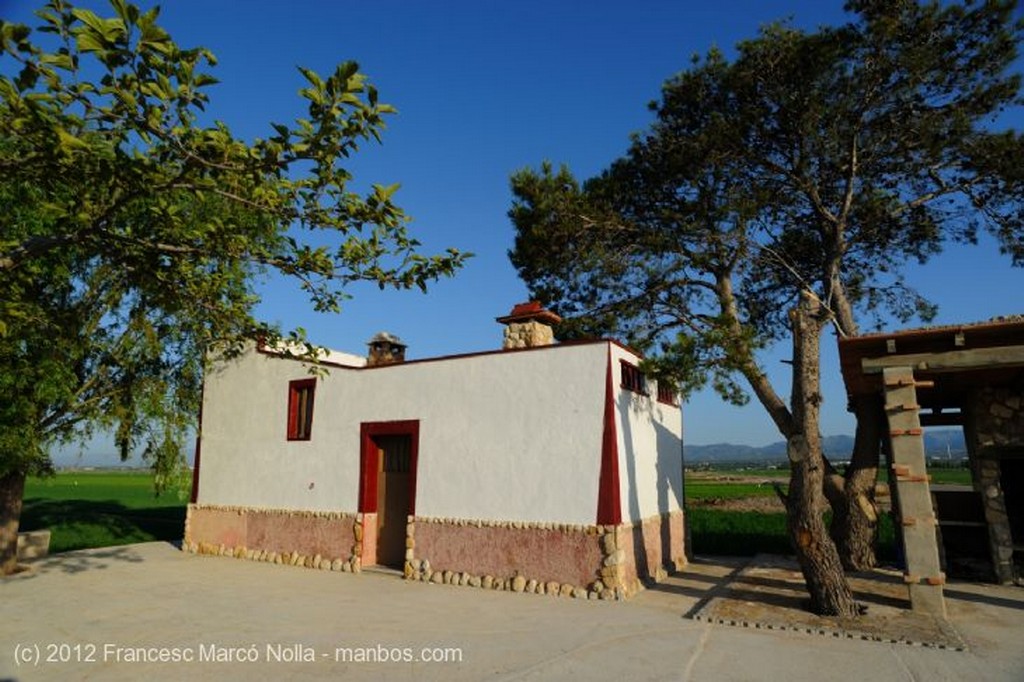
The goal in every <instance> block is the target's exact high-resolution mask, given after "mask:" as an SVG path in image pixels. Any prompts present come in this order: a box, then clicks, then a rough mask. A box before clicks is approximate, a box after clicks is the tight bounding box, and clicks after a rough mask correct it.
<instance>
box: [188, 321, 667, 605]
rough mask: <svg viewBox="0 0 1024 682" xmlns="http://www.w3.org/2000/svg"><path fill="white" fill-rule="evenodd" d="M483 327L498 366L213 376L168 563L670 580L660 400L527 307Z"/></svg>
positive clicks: (569, 588)
mask: <svg viewBox="0 0 1024 682" xmlns="http://www.w3.org/2000/svg"><path fill="white" fill-rule="evenodd" d="M498 320H499V321H500V322H502V323H504V324H506V325H507V326H506V330H505V344H504V346H505V347H504V349H502V350H495V351H487V352H481V353H474V354H469V355H457V356H448V357H437V358H428V359H422V360H410V361H406V360H405V346H404V345H403V344H402V343H401V342H400V341H399V340H398V339H397V338H396V337H393V336H391V335H387V334H379V335H377V336H376V337H374V339H373V340H371V342H370V350H369V353H368V358H363V357H357V356H354V355H348V354H344V353H331V354H329V355H328V356H327V357H326V358H325V359H323V360H322V361H321V363H320V364H321V365H322V366H323V368H324V369H326V370H327V372H326V373H319V375H317V374H311V373H310V366H309V365H308V364H306V363H303V362H301V361H299V360H296V359H293V358H289V357H285V356H283V355H282V354H280V353H275V352H273V351H270V350H268V349H265V348H262V349H256V348H254V349H252V350H251V351H250V352H248V353H245V354H243V355H242V356H240V357H237V358H235V359H231V360H226V361H221V362H218V363H215V365H214V367H213V368H212V369H211V370H210V371H209V373H208V375H207V377H206V382H205V387H204V397H203V412H202V425H201V440H200V444H199V446H197V456H196V464H195V475H194V476H195V481H194V486H193V500H192V504H191V505H189V510H188V519H187V521H186V529H185V547H186V548H187V549H188V550H190V551H193V552H202V553H218V554H232V555H234V556H237V557H244V558H249V559H255V560H262V561H273V562H275V563H289V564H295V565H305V566H312V567H316V568H322V569H328V568H330V569H334V570H345V571H359V570H360V569H361V568H362V567H367V566H372V565H379V566H387V567H394V568H397V569H400V570H403V572H404V575H405V577H406V578H409V579H417V580H431V581H433V582H449V583H452V582H456V583H461V584H466V585H473V586H483V587H492V588H507V589H513V590H516V591H534V592H548V593H551V592H552V591H557V592H560V593H562V594H568V593H573V592H575V593H576V595H577V596H580V595H581V594H583V593H582V592H581V590H587V591H590V592H593V591H596V592H598V593H599V594H600V595H601V596H603V597H604V598H610V597H617V598H622V597H625V596H629V595H630V594H632V593H633V592H635V591H636V590H637V589H639V587H640V586H641V584H642V583H643V582H644V581H647V580H651V579H654V580H656V579H657V578H658V577H660V576H661V575H663V574H664V570H665V569H666V568H671V567H673V566H677V567H678V566H681V564H682V562H683V561H684V548H683V511H682V498H683V491H682V485H683V478H682V417H681V413H680V407H679V401H678V397H677V395H675V393H674V392H673V391H670V390H665V388H664V387H662V388H659V387H658V386H657V385H655V383H654V382H653V381H646V380H645V378H644V376H643V374H642V373H641V372H640V370H639V369H638V364H639V360H640V358H639V357H638V356H637V354H636V353H634V352H633V351H631V350H629V349H628V348H626V347H624V346H622V345H620V344H618V343H616V342H614V341H609V340H600V341H587V342H579V343H562V344H555V343H554V342H553V338H552V335H551V329H550V327H549V324H550V323H552V322H556V321H558V318H557V316H556V315H554V314H553V313H551V312H549V311H547V310H545V309H543V308H542V307H541V306H540V305H539V304H537V303H528V304H522V305H518V306H516V307H515V308H514V309H513V311H512V313H511V314H510V315H508V316H506V317H502V318H498Z"/></svg>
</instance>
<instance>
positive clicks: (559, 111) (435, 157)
mask: <svg viewBox="0 0 1024 682" xmlns="http://www.w3.org/2000/svg"><path fill="white" fill-rule="evenodd" d="M36 4H37V3H35V2H28V1H26V0H0V16H2V17H3V18H4V19H5V20H14V21H22V22H30V21H31V19H32V17H31V15H30V12H31V9H32V7H33V6H35V5H36ZM82 4H83V5H86V6H89V7H91V8H94V9H96V11H100V10H104V4H103V3H95V2H89V3H82ZM140 4H142V5H143V6H149V5H150V4H152V3H150V2H148V1H144V2H141V3H140ZM163 5H164V6H163V12H162V15H161V18H162V25H163V26H164V27H165V28H166V29H167V30H168V31H169V32H170V33H171V35H172V37H173V38H174V39H175V40H176V41H177V42H178V43H179V44H180V45H182V46H186V47H193V46H197V45H202V46H204V47H207V48H209V49H211V50H212V51H213V52H214V53H215V54H216V55H217V57H218V59H219V62H220V63H219V65H218V66H217V67H216V68H215V69H214V70H213V74H214V75H215V76H217V77H218V78H219V79H220V80H221V81H222V82H221V84H220V85H217V86H215V87H213V88H211V89H210V90H209V94H210V97H211V106H210V109H209V111H210V113H211V115H212V116H213V117H215V118H218V119H221V120H223V121H224V122H226V123H227V124H228V125H229V127H230V128H231V129H232V130H233V131H234V132H235V133H236V134H238V135H241V136H243V137H254V136H260V135H266V134H268V132H269V130H270V129H269V126H268V123H269V122H271V121H275V122H278V121H279V122H285V121H291V120H293V119H294V118H295V117H296V116H300V115H301V114H302V107H301V102H302V101H301V100H300V98H299V97H298V95H297V91H298V90H299V88H301V87H302V86H303V79H302V77H301V75H300V74H299V73H298V71H297V70H296V67H297V66H299V65H301V66H306V67H310V68H313V69H314V70H317V71H319V72H321V73H324V72H328V71H330V70H332V69H333V67H334V66H335V65H336V64H337V63H339V62H341V61H345V60H350V59H351V60H356V61H358V62H359V64H360V66H361V69H362V71H363V72H364V73H366V74H367V75H368V76H369V78H370V79H371V81H372V82H373V83H374V84H375V85H376V86H377V88H378V89H379V91H380V96H381V100H382V101H384V102H388V103H391V104H393V105H394V106H396V107H397V109H398V112H399V113H398V115H397V116H394V117H392V118H391V119H390V122H389V128H388V130H387V131H386V132H385V135H384V142H383V145H381V146H376V145H370V146H366V147H364V149H362V150H361V151H360V152H359V153H358V155H357V156H356V157H355V158H354V159H353V163H352V164H351V170H352V171H353V172H354V174H355V176H356V178H357V180H358V182H360V183H363V184H364V185H368V184H369V183H380V184H391V183H395V182H398V183H401V185H402V189H401V190H400V191H399V193H398V194H397V196H396V201H397V203H398V204H399V205H401V206H402V207H403V208H404V209H405V210H406V211H407V212H408V213H409V214H410V215H411V216H412V217H413V219H414V220H413V222H412V224H411V227H410V230H411V232H412V233H413V234H414V235H415V236H417V237H418V238H419V239H420V240H421V241H422V242H423V244H424V249H425V250H426V251H427V252H437V251H441V250H443V249H444V248H445V247H448V246H455V247H457V248H459V249H462V250H466V251H472V252H474V253H475V254H476V257H475V258H473V259H472V260H471V261H470V262H469V264H468V265H467V267H466V268H465V269H464V270H463V271H462V272H460V273H459V274H458V275H457V276H456V277H455V278H454V279H451V280H448V281H442V282H440V283H437V284H435V285H434V286H433V287H432V288H431V290H430V292H429V294H427V295H423V294H420V293H419V292H407V293H400V294H396V293H386V294H382V293H380V292H378V291H376V289H375V288H370V287H366V288H358V289H355V290H353V293H354V295H355V297H354V299H353V300H351V301H350V302H348V304H347V305H346V306H345V308H344V310H343V312H342V314H341V315H335V316H326V315H318V314H315V313H313V312H310V311H309V310H308V309H307V307H306V306H305V300H304V299H303V297H302V294H301V292H298V291H297V290H296V289H294V288H291V287H288V286H283V285H282V284H281V283H280V282H279V281H276V280H275V281H270V282H268V283H267V285H266V286H265V287H264V289H263V292H264V303H263V305H262V307H261V312H262V314H263V315H264V316H265V317H266V318H268V319H271V320H275V321H279V322H280V323H281V324H282V325H283V326H285V327H286V328H288V327H296V326H299V327H303V328H305V329H306V330H307V332H308V335H309V337H310V339H312V340H313V341H315V342H317V343H320V344H323V345H326V346H329V347H332V348H336V349H339V350H347V351H354V352H359V353H361V352H363V350H364V348H365V346H364V344H365V342H366V341H367V340H368V339H369V338H370V337H371V336H372V335H373V334H374V333H375V332H377V331H381V330H388V331H391V332H393V333H395V334H398V335H399V336H400V337H402V339H403V340H405V341H406V342H407V343H408V344H409V357H412V358H420V357H430V356H436V355H445V354H452V353H462V352H472V351H478V350H486V349H493V348H496V347H498V346H500V343H501V331H502V330H501V326H500V325H499V324H497V323H496V322H495V321H494V318H495V317H497V316H499V315H503V314H506V313H507V312H508V311H509V310H510V309H511V307H512V305H513V304H515V303H517V302H520V301H523V300H526V298H527V292H526V288H525V286H524V285H523V284H522V282H520V281H519V280H518V278H517V277H516V274H515V271H514V270H513V268H512V267H511V265H510V264H509V262H508V258H507V251H508V249H509V248H510V247H511V245H512V238H513V230H512V226H511V224H510V222H509V220H508V218H507V216H506V213H507V211H508V209H509V207H510V202H511V194H510V191H509V183H508V179H509V176H510V174H511V173H513V172H514V171H516V170H517V169H520V168H523V167H526V166H536V165H538V164H539V163H540V162H541V161H543V160H551V161H553V162H554V163H556V164H558V163H563V162H564V163H567V164H568V165H569V166H570V167H571V168H572V169H573V171H574V172H575V173H576V174H577V176H578V177H581V178H582V177H587V176H590V175H592V174H594V173H596V172H598V171H600V170H601V169H602V168H604V167H605V166H606V165H607V164H608V163H609V162H611V161H612V160H614V159H615V158H616V157H618V156H620V155H621V154H622V153H623V152H624V151H625V150H626V148H627V146H628V142H629V134H630V133H631V132H634V131H639V130H642V129H643V128H644V127H646V126H647V125H648V124H649V122H650V121H651V115H650V113H649V112H648V110H647V103H648V102H649V101H651V100H653V99H655V98H657V97H658V94H659V89H660V86H661V84H662V82H663V81H664V80H665V79H666V78H668V77H670V76H671V75H672V74H674V73H676V72H678V71H680V70H682V69H685V68H686V67H687V66H688V64H689V58H690V56H691V55H692V54H694V53H698V52H699V53H703V52H705V51H707V50H708V49H709V48H710V47H712V46H718V47H720V48H722V49H723V50H725V51H726V52H727V53H728V52H729V51H730V50H731V47H732V46H733V45H734V44H735V43H736V42H737V41H738V40H741V39H743V38H747V37H752V36H754V35H755V34H756V32H757V31H758V28H759V27H760V26H761V25H763V24H765V23H768V22H771V21H773V20H777V19H785V18H787V17H788V18H791V19H792V21H793V23H794V24H795V25H797V26H801V27H806V28H814V27H816V26H819V25H822V24H834V23H839V22H841V21H842V20H843V17H844V14H843V12H842V2H840V1H839V0H789V1H785V0H716V1H714V2H712V1H709V0H702V1H700V2H695V1H692V0H675V1H644V0H640V1H638V2H628V3H627V2H622V1H621V0H619V1H614V2H613V1H610V0H588V1H582V0H581V1H571V0H539V1H538V0H514V1H511V0H504V1H502V2H493V1H484V0H474V1H459V2H455V1H451V2H444V1H436V2H427V1H425V0H405V1H403V2H394V1H391V2H387V1H385V2H379V1H375V2H366V1H363V2H350V1H347V0H337V1H327V0H323V1H320V2H312V1H309V0H288V1H286V2H284V1H281V0H247V1H246V2H234V1H230V0H202V1H201V2H200V1H195V0H172V1H167V2H165V3H163ZM102 13H108V12H106V11H105V10H104V12H102ZM1009 120H1011V121H1012V122H1013V123H1014V124H1015V125H1017V126H1018V127H1020V126H1021V125H1022V123H1021V121H1022V120H1024V116H1022V115H1021V114H1020V112H1018V113H1017V114H1016V115H1015V116H1014V117H1012V118H1011V119H1009ZM910 280H911V282H912V283H913V284H916V285H917V286H918V287H919V288H920V289H921V290H922V291H923V292H924V293H925V294H926V295H928V296H930V297H932V298H933V299H934V300H935V301H937V302H938V303H939V304H940V312H939V318H938V319H937V320H936V322H937V323H943V324H945V323H954V322H962V321H977V320H982V319H987V318H989V317H992V316H995V315H1005V314H1012V313H1021V312H1024V302H1022V291H1024V286H1022V285H1024V270H1022V269H1012V268H1011V267H1010V263H1009V259H1008V258H1006V257H1001V256H999V255H998V254H997V253H996V252H995V249H994V247H993V246H992V244H983V245H982V246H980V247H976V248H971V247H951V248H950V250H949V251H948V252H947V253H945V254H943V255H942V256H941V257H940V258H936V259H935V260H934V261H933V262H932V263H930V264H929V265H928V266H927V267H926V268H913V269H912V270H911V277H910ZM834 347H835V342H834V339H832V338H831V337H829V338H826V339H824V356H823V368H824V373H825V382H824V392H825V397H826V403H825V406H824V415H823V416H824V422H823V425H822V428H823V432H824V433H825V434H826V435H828V434H836V433H852V430H853V425H852V420H851V419H850V418H849V416H848V415H847V414H846V412H845V397H844V393H843V390H842V381H841V378H840V377H839V373H838V362H837V360H836V354H835V352H834ZM785 357H787V352H786V349H780V350H779V351H778V352H777V353H776V354H775V356H774V357H773V358H772V359H771V360H770V361H769V363H768V368H769V370H770V371H771V372H772V373H773V374H778V377H777V380H778V382H779V383H778V387H779V390H780V391H782V392H788V384H787V382H786V372H787V370H788V366H786V365H784V364H782V363H781V362H780V361H779V359H780V358H785ZM684 421H685V428H686V441H687V442H688V443H691V444H704V443H714V442H722V441H729V442H733V443H746V444H753V445H760V444H766V443H769V442H772V441H776V440H779V439H780V438H779V436H778V434H777V433H776V432H775V431H774V429H773V428H772V426H771V424H770V422H769V421H768V419H767V417H766V416H765V415H764V412H763V410H762V409H761V408H760V407H759V406H757V405H751V406H750V407H747V408H744V409H735V408H729V407H726V406H724V405H722V404H721V402H720V401H719V399H718V398H717V397H716V396H714V395H712V394H708V395H697V396H694V397H693V398H692V399H691V400H690V401H689V403H687V405H686V406H685V417H684Z"/></svg>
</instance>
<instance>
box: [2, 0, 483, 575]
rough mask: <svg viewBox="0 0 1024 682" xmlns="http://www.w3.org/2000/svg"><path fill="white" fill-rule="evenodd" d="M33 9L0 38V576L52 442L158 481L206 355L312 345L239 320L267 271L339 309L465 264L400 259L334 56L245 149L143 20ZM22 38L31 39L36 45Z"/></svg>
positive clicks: (359, 112)
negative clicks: (99, 454)
mask: <svg viewBox="0 0 1024 682" xmlns="http://www.w3.org/2000/svg"><path fill="white" fill-rule="evenodd" d="M110 4H111V8H112V10H111V11H112V15H111V16H109V17H100V16H98V15H97V14H95V13H93V12H91V11H89V10H86V9H80V8H76V7H73V6H72V5H71V4H69V3H67V2H65V1H64V0H50V2H48V3H47V4H46V5H45V6H44V7H43V8H42V9H41V10H40V11H39V12H37V15H38V17H39V20H40V25H39V27H38V30H37V31H36V32H35V33H33V31H32V30H31V29H30V28H28V27H26V26H22V25H17V24H11V23H6V22H0V199H2V200H3V205H4V208H5V210H4V212H3V214H2V215H0V336H2V337H3V338H2V343H0V387H2V389H3V392H4V395H5V401H4V403H3V405H0V570H2V571H3V572H4V573H7V572H10V571H11V570H13V568H14V562H15V543H16V538H17V525H18V518H19V515H20V505H21V496H22V489H23V486H24V481H25V477H26V476H27V475H29V474H34V473H39V472H42V471H45V470H46V469H47V468H48V467H49V466H50V463H49V458H48V456H47V450H48V448H49V447H50V446H51V445H52V444H54V443H57V442H61V441H67V440H76V439H80V438H83V437H86V436H88V435H89V434H90V433H92V432H93V431H94V430H96V429H107V428H109V429H112V430H114V433H115V438H116V441H117V444H118V445H119V446H120V448H121V451H122V454H123V455H127V454H128V453H129V452H132V451H135V450H136V449H137V448H139V447H143V448H144V450H145V453H146V455H147V456H148V457H149V458H150V460H151V461H153V462H154V464H155V465H156V467H157V469H158V472H163V471H166V470H167V468H168V467H170V466H172V465H173V464H175V463H177V462H180V460H181V457H182V454H181V453H182V447H181V442H180V441H181V438H182V435H183V430H184V428H185V427H186V426H187V425H190V424H193V422H194V415H195V414H196V411H197V410H196V407H197V404H198V395H199V386H200V383H201V376H202V370H203V363H204V358H205V357H206V353H207V351H208V350H210V349H211V348H216V349H217V350H218V352H221V353H231V352H237V351H238V350H239V349H240V348H241V347H242V346H243V345H244V344H245V343H246V342H249V341H252V340H255V339H262V340H263V341H264V342H266V343H275V342H277V341H279V340H284V341H285V342H287V343H288V344H289V345H288V347H289V348H297V349H298V350H296V351H295V352H296V353H300V354H302V355H304V356H306V357H310V358H312V357H315V355H316V353H317V349H316V348H315V347H314V346H312V345H311V344H309V343H308V342H306V341H305V339H304V337H303V334H302V332H301V330H295V331H282V330H280V329H278V328H276V327H273V326H271V325H267V324H265V323H263V322H261V321H259V320H258V319H256V317H255V316H254V312H253V311H254V306H255V304H256V303H257V302H258V296H257V293H256V288H255V287H256V285H257V284H258V282H259V281H260V280H261V278H262V277H263V276H264V275H265V274H267V273H271V272H273V273H278V274H280V275H282V276H284V277H286V278H290V279H292V280H294V281H296V282H297V283H298V284H299V285H300V287H301V288H302V290H304V291H305V292H306V294H308V296H309V299H310V302H311V304H312V306H313V307H314V308H315V309H316V310H318V311H323V312H337V311H339V309H340V306H341V303H342V301H343V300H344V299H345V297H346V296H347V293H346V291H347V287H348V285H350V284H352V283H354V282H358V281H369V282H374V283H377V284H378V285H379V286H380V287H381V288H385V287H393V288H401V289H404V288H411V287H419V288H421V289H425V288H426V286H427V284H428V283H429V282H431V281H433V280H436V279H437V278H439V277H441V276H448V275H451V274H452V273H454V271H455V270H457V269H458V268H459V267H460V266H461V264H462V263H463V261H464V259H465V258H466V257H467V254H463V253H459V252H458V251H457V250H455V249H449V250H448V251H447V253H445V254H443V255H437V256H424V255H421V254H420V253H418V250H419V247H420V244H419V242H417V241H416V240H415V239H413V238H412V237H411V236H410V235H409V234H408V232H407V230H406V225H407V222H408V218H407V216H406V215H405V214H404V213H403V212H402V210H401V209H400V208H399V207H398V206H396V205H395V204H394V203H393V195H394V193H395V191H396V190H397V186H389V187H388V186H382V185H373V186H372V188H371V189H370V190H369V191H368V192H367V193H365V194H360V193H358V192H357V191H355V190H353V189H352V183H353V178H352V176H351V174H350V173H349V172H348V171H347V170H346V169H345V167H344V165H343V164H344V162H345V160H346V159H347V158H348V157H349V156H351V155H352V154H354V153H355V152H357V151H358V149H359V147H360V145H361V144H362V143H364V142H367V141H373V140H379V139H380V135H381V132H382V130H383V129H384V125H385V123H384V118H385V117H386V116H387V115H388V114H391V113H393V109H392V108H391V107H390V106H388V105H386V104H382V103H380V102H379V101H378V97H377V91H376V90H375V89H374V87H373V86H372V85H370V84H369V83H368V81H367V79H366V77H365V76H364V75H363V74H361V73H360V72H359V70H358V66H357V65H356V64H355V63H353V62H346V63H343V64H341V65H339V66H338V67H337V69H336V70H335V71H334V73H332V74H331V75H330V76H329V77H327V78H322V77H320V76H319V75H317V74H316V73H314V72H313V71H311V70H308V69H300V72H301V75H302V77H304V79H305V87H304V88H303V89H302V90H301V91H300V94H301V96H302V98H303V99H304V100H305V104H306V107H307V110H308V111H307V114H306V117H305V118H300V119H298V120H297V121H296V122H295V123H294V124H293V125H291V126H288V125H283V124H277V123H275V124H272V130H271V134H270V135H269V136H267V137H266V138H262V139H256V140H253V141H251V142H247V141H245V140H242V139H239V138H236V137H235V136H234V135H233V134H232V133H231V131H230V129H229V128H228V126H227V125H226V124H224V123H222V122H216V123H214V124H212V125H203V124H201V122H200V120H201V118H200V117H201V114H202V112H203V110H204V108H205V106H206V104H207V102H208V97H207V94H206V91H207V90H208V89H209V87H210V86H211V85H213V84H214V83H216V80H215V79H214V78H213V77H212V76H211V75H210V73H209V72H208V67H210V66H212V65H214V64H215V58H214V56H213V54H212V53H210V52H209V51H208V50H206V49H203V48H194V49H183V48H181V47H179V46H178V45H177V44H175V42H174V41H173V40H172V39H171V38H170V36H169V35H168V34H167V33H166V32H165V31H164V30H163V29H162V28H160V26H159V25H158V23H157V18H158V8H154V9H151V10H149V11H146V12H143V11H141V10H140V9H139V8H138V7H136V6H134V5H131V4H128V3H127V2H126V1H125V0H111V3H110ZM34 41H35V42H34Z"/></svg>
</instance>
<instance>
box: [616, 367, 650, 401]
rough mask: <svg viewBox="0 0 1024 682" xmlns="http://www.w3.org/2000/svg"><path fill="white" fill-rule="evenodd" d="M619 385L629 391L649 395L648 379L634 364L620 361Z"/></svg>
mask: <svg viewBox="0 0 1024 682" xmlns="http://www.w3.org/2000/svg"><path fill="white" fill-rule="evenodd" d="M619 377H620V378H619V385H620V386H622V388H624V389H626V390H627V391H633V392H634V393H639V394H640V395H647V379H646V378H644V373H643V372H641V371H640V368H639V367H637V366H636V365H634V364H633V363H632V362H627V361H626V360H619Z"/></svg>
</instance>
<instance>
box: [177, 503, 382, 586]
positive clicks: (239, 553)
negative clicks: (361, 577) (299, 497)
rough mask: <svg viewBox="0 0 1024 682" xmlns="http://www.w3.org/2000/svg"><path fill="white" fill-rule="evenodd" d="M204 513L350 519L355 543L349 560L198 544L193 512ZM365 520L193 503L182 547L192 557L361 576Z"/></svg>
mask: <svg viewBox="0 0 1024 682" xmlns="http://www.w3.org/2000/svg"><path fill="white" fill-rule="evenodd" d="M203 511H212V512H227V513H237V514H239V515H240V516H246V515H250V516H252V515H263V516H278V517H283V518H289V519H295V518H305V519H313V518H316V519H328V520H339V521H345V520H349V519H351V520H352V523H353V528H352V532H353V536H354V537H355V543H354V545H353V547H352V551H351V552H350V553H349V555H348V556H347V557H340V556H339V557H327V556H321V555H320V554H312V555H310V554H304V553H302V552H300V551H299V550H297V549H296V550H292V551H290V552H289V551H281V552H278V551H270V550H267V549H262V548H250V547H246V546H244V545H237V546H225V545H224V544H214V543H210V542H197V541H195V540H193V538H192V528H191V521H192V514H193V513H194V512H203ZM362 517H363V515H362V514H352V513H349V512H337V511H296V510H288V509H267V508H259V507H241V506H230V505H214V504H190V505H189V506H188V513H187V514H186V516H185V539H184V541H183V542H182V546H181V548H182V551H185V552H188V553H190V554H205V555H211V556H227V557H234V558H235V559H247V560H249V561H262V562H266V563H272V564H278V565H284V566H298V567H304V568H313V569H319V570H322V571H339V572H344V573H359V572H360V571H361V570H362V561H361V559H360V558H359V555H360V553H361V551H362V532H363V527H362V521H363V518H362Z"/></svg>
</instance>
